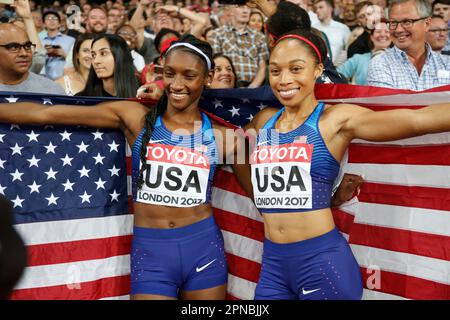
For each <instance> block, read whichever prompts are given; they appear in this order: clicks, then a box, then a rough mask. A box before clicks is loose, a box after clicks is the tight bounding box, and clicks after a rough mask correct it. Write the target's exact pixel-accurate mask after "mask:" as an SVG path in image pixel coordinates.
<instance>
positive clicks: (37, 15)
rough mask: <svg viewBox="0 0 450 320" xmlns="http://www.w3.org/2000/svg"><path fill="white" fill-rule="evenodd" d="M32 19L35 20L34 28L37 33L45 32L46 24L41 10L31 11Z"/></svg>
mask: <svg viewBox="0 0 450 320" xmlns="http://www.w3.org/2000/svg"><path fill="white" fill-rule="evenodd" d="M31 17H32V18H33V22H34V26H35V28H36V31H37V33H40V32H42V31H44V23H43V22H42V13H41V11H39V10H33V11H31Z"/></svg>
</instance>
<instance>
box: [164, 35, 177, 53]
mask: <svg viewBox="0 0 450 320" xmlns="http://www.w3.org/2000/svg"><path fill="white" fill-rule="evenodd" d="M177 40H178V37H170V38H168V39H166V40H164V41H163V42H162V43H161V57H162V56H163V55H164V53H166V51H167V49H169V47H170V45H171V44H172V42H175V41H177Z"/></svg>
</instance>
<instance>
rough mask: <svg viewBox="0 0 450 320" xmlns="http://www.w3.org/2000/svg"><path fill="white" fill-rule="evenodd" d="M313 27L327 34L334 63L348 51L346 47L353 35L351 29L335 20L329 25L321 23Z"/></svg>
mask: <svg viewBox="0 0 450 320" xmlns="http://www.w3.org/2000/svg"><path fill="white" fill-rule="evenodd" d="M312 27H314V28H316V29H319V30H320V31H322V32H325V34H326V35H327V37H328V41H329V42H330V46H331V53H332V55H333V63H335V62H336V59H337V58H339V56H340V54H341V52H342V51H344V50H345V49H346V48H345V45H346V44H347V41H348V38H349V37H350V34H351V31H350V28H349V27H347V26H346V25H345V24H343V23H340V22H337V21H335V20H331V21H330V23H329V24H324V23H322V22H320V21H319V22H317V23H314V24H312Z"/></svg>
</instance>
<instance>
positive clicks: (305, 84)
mask: <svg viewBox="0 0 450 320" xmlns="http://www.w3.org/2000/svg"><path fill="white" fill-rule="evenodd" d="M316 59H317V58H316V57H315V56H314V55H313V54H312V53H311V50H310V49H309V48H307V47H306V45H305V44H304V43H303V42H300V41H299V40H297V39H285V40H282V41H281V42H280V43H278V44H277V45H276V46H275V48H274V49H273V51H272V54H271V56H270V60H269V82H270V86H271V88H272V91H273V93H274V94H275V96H276V97H277V98H278V100H279V101H280V102H281V103H282V104H283V105H285V106H286V107H296V106H301V105H302V104H303V103H304V102H308V101H310V99H312V98H314V85H315V79H316V78H318V77H319V76H320V74H321V73H322V71H323V65H322V64H321V63H320V64H317V60H316Z"/></svg>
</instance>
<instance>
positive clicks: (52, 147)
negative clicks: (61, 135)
mask: <svg viewBox="0 0 450 320" xmlns="http://www.w3.org/2000/svg"><path fill="white" fill-rule="evenodd" d="M57 147H58V146H54V145H53V144H52V142H51V141H50V142H49V144H48V146H44V148H45V149H47V152H46V153H45V154H48V153H53V154H55V149H56V148H57Z"/></svg>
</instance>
